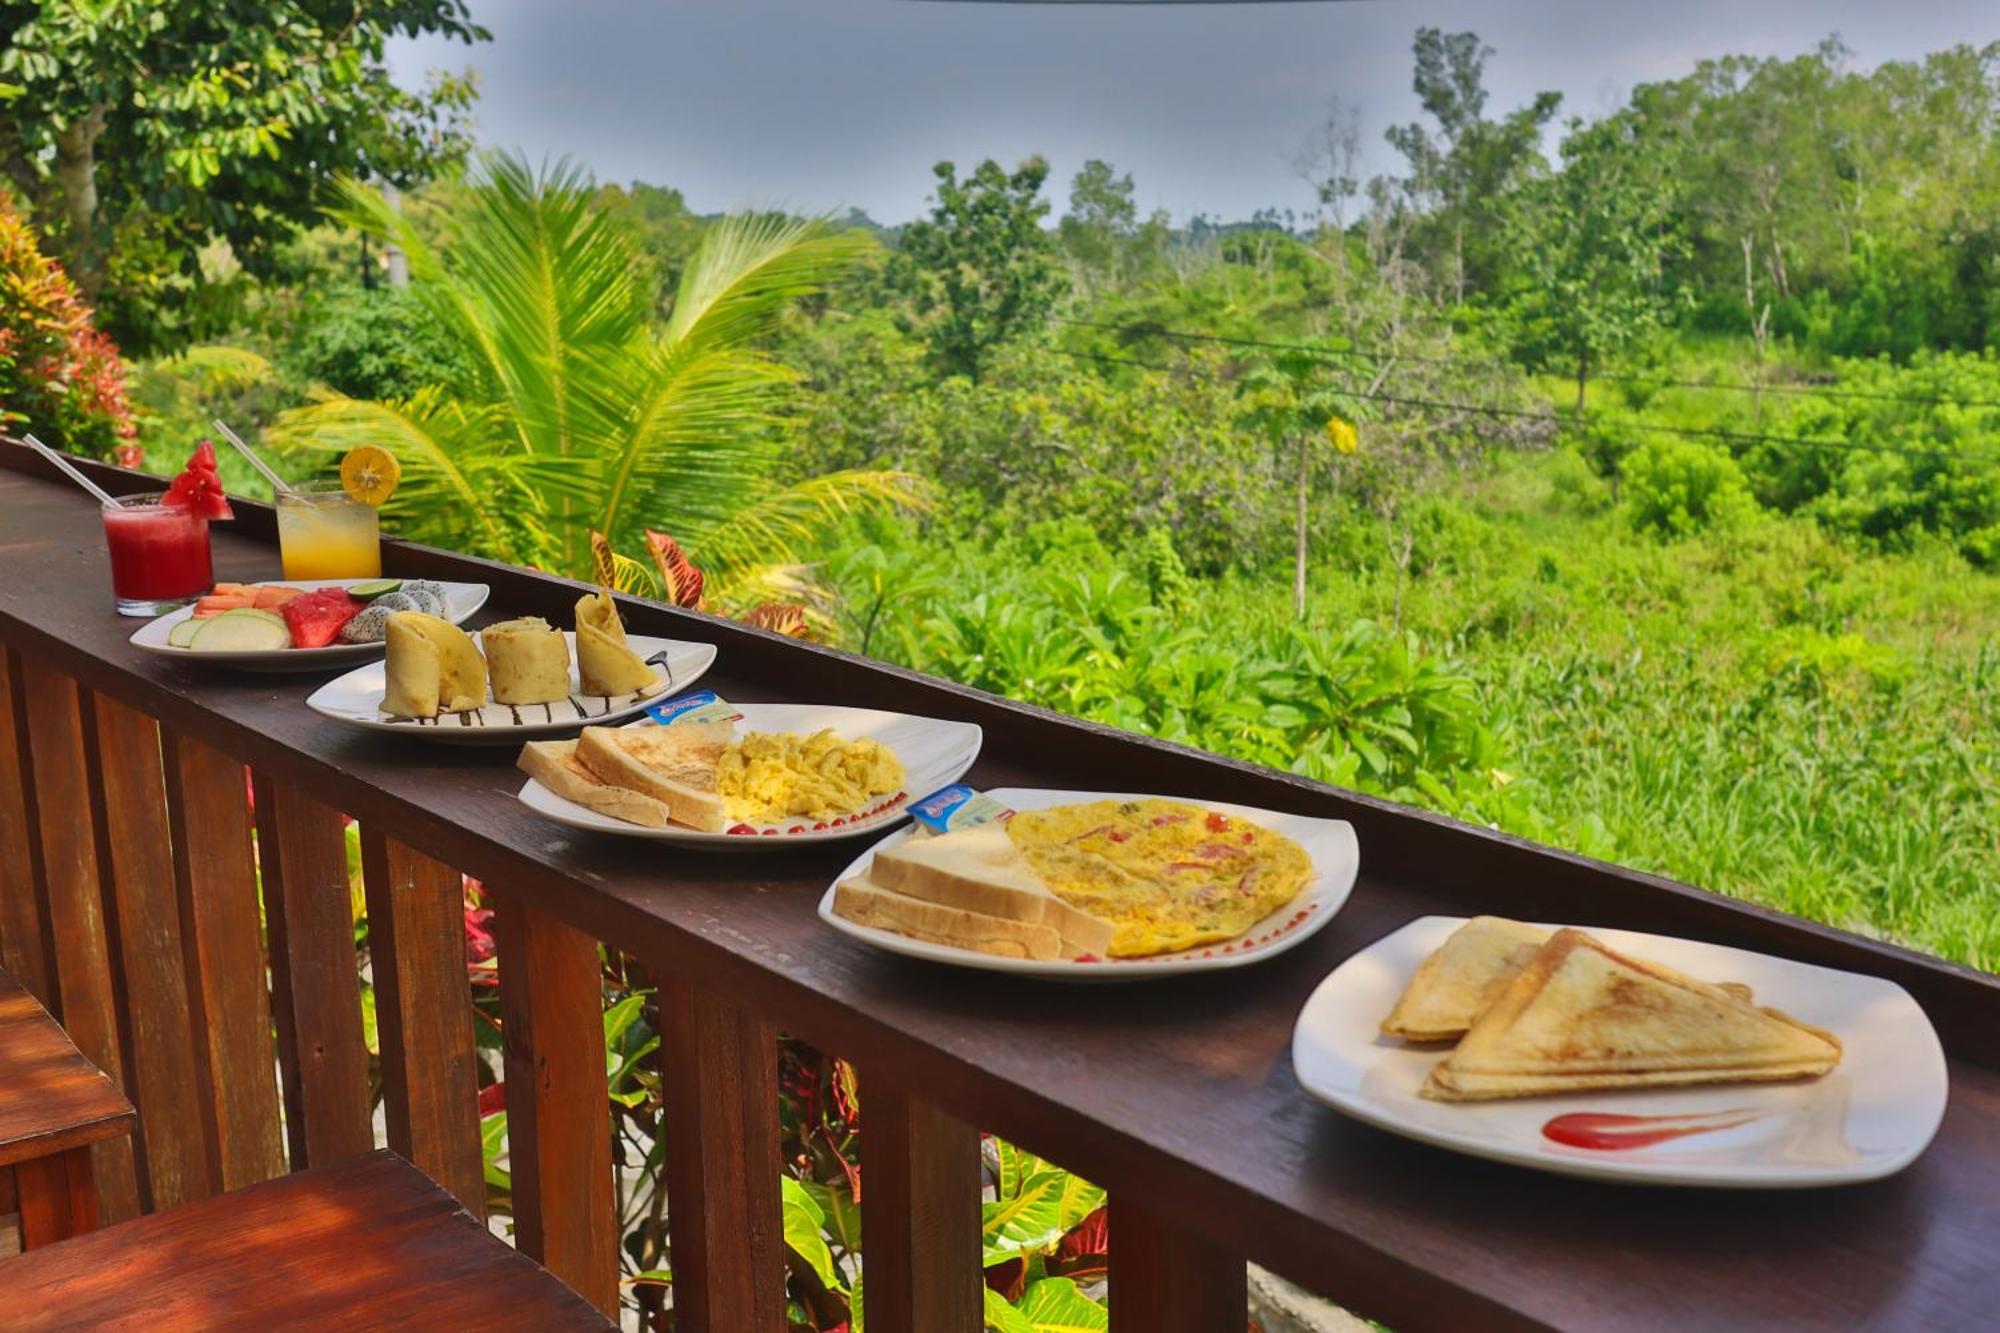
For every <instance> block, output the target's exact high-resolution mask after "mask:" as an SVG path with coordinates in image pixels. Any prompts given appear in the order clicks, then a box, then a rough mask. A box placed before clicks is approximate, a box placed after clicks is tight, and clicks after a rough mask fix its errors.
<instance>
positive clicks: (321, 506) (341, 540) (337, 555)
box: [278, 481, 382, 579]
mask: <svg viewBox="0 0 2000 1333" xmlns="http://www.w3.org/2000/svg"><path fill="white" fill-rule="evenodd" d="M278 550H279V553H280V554H281V555H282V557H283V559H284V563H285V577H286V578H288V579H374V578H380V577H381V576H382V528H381V511H380V510H378V509H376V507H375V506H374V505H368V504H362V503H361V502H360V501H359V500H356V499H354V498H353V497H351V496H350V495H348V494H347V492H346V491H345V490H343V489H342V488H341V484H340V483H339V482H337V481H328V482H307V483H306V484H304V485H302V486H298V487H295V488H294V489H293V490H292V491H291V492H290V493H289V494H281V495H279V496H278Z"/></svg>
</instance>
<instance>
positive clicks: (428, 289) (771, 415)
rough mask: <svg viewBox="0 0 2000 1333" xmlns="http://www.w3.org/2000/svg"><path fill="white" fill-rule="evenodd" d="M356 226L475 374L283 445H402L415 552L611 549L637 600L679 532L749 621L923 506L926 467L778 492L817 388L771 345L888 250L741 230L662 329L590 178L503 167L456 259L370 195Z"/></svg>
mask: <svg viewBox="0 0 2000 1333" xmlns="http://www.w3.org/2000/svg"><path fill="white" fill-rule="evenodd" d="M342 211H343V215H344V216H345V217H346V219H347V220H349V221H350V222H352V223H353V224H355V225H356V226H358V227H360V228H361V229H362V230H363V231H364V232H365V233H366V234H369V235H372V236H375V237H377V238H379V239H381V240H383V241H384V242H386V243H388V244H391V245H394V246H396V247H398V248H400V249H401V250H402V251H403V253H404V254H405V255H406V256H407V257H408V260H409V269H410V279H411V287H412V290H413V291H414V292H415V294H416V295H417V297H418V298H419V299H420V300H421V301H422V303H423V304H424V306H425V308H426V309H427V310H428V311H429V313H430V314H431V315H432V316H433V318H434V319H435V322H436V323H437V325H438V327H439V328H440V329H441V330H442V331H443V333H444V335H445V336H446V337H447V338H448V339H449V340H450V342H451V344H452V346H453V349H454V351H455V352H456V354H457V355H456V356H455V357H454V358H453V360H454V361H455V362H456V364H458V365H459V366H461V367H463V369H462V370H460V371H458V372H455V373H454V374H453V375H452V377H451V381H450V382H448V383H442V384H436V385H430V386H427V387H425V388H423V389H421V390H419V391H418V392H416V393H414V394H412V395H411V396H410V397H409V398H407V399H400V400H391V401H379V402H378V401H368V400H363V399H356V398H348V397H344V396H328V397H326V398H324V399H322V400H320V401H318V402H315V403H312V404H309V405H307V406H305V407H302V408H297V409H295V410H293V411H291V412H288V413H286V414H284V415H283V416H282V417H281V418H280V419H279V420H278V422H277V423H276V424H275V426H274V427H273V429H272V431H271V434H270V439H271V442H272V443H273V445H275V446H276V447H279V448H309V449H315V450H327V451H345V450H347V449H349V448H351V447H353V446H355V445H358V444H363V443H369V444H380V445H384V446H386V447H387V448H389V449H390V450H391V451H392V452H393V453H395V454H396V455H397V457H398V459H399V460H400V461H401V463H402V465H403V484H402V487H401V488H400V489H399V490H398V491H397V493H396V497H395V499H394V500H392V501H391V502H390V506H389V514H390V516H391V518H392V519H393V520H394V521H395V524H396V530H397V531H398V533H399V534H401V535H404V536H411V537H416V538H418V539H420V540H424V541H430V542H435V543H437V544H440V545H446V546H451V547H454V548H456V549H459V550H466V551H473V552H476V553H479V554H482V555H488V556H492V557H494V558H496V559H501V560H506V561H510V562H513V563H518V564H526V565H534V566H537V567H539V568H543V569H548V570H552V571H555V572H559V573H564V574H568V575H571V576H574V577H579V578H588V577H591V573H592V569H593V562H592V557H591V547H590V534H591V532H592V531H598V532H602V533H604V534H606V535H607V536H608V537H609V538H610V540H611V543H612V547H613V549H614V550H615V551H616V552H618V557H619V558H618V567H619V581H620V583H621V585H622V586H626V587H636V588H647V587H656V586H657V585H656V584H655V583H654V575H653V573H652V567H651V564H650V562H649V561H647V560H645V559H643V558H642V557H643V556H644V555H645V552H646V546H645V541H644V532H645V530H646V529H648V528H655V529H663V530H665V531H667V532H669V533H671V534H673V535H674V536H675V537H676V538H678V539H679V540H680V541H681V542H682V543H683V544H684V545H685V546H686V547H688V549H689V550H690V551H692V552H693V553H694V555H695V557H696V559H697V560H698V561H699V562H700V564H701V565H703V566H704V567H705V568H706V569H707V571H708V573H709V582H710V587H711V588H714V589H718V591H719V593H720V595H719V596H718V598H717V599H716V600H718V601H722V602H725V603H727V602H731V601H735V600H741V599H743V598H746V597H754V596H756V595H757V594H758V593H759V592H763V591H767V590H768V589H770V588H771V587H773V586H781V585H783V584H784V583H785V582H786V581H787V577H788V574H789V576H790V581H791V582H793V583H794V584H796V582H797V577H796V575H797V571H796V569H792V568H788V567H793V566H796V563H797V561H798V560H799V558H800V556H801V554H802V552H804V550H805V549H806V548H807V546H808V544H809V541H810V539H811V538H812V537H813V536H814V535H815V534H816V533H818V532H821V531H824V529H825V527H826V525H827V524H828V523H829V522H831V521H834V520H836V519H838V518H839V517H841V516H842V515H844V514H847V513H849V512H853V511H855V510H858V509H865V508H871V507H883V506H895V505H915V504H920V503H921V502H922V499H923V492H922V490H921V488H920V483H919V482H918V480H917V479H916V478H914V477H912V476H910V475H909V474H907V473H900V472H885V471H863V470H855V471H843V472H832V473H826V474H824V475H820V476H814V477H809V478H808V479H806V480H804V481H799V482H795V483H793V484H789V485H786V484H780V483H779V482H777V481H776V480H774V478H775V477H776V476H779V475H782V474H784V473H786V472H788V471H789V472H791V473H793V474H794V475H796V473H797V471H798V469H797V468H796V467H793V466H790V465H791V464H792V462H793V460H794V458H795V455H794V454H793V453H792V450H793V449H794V448H795V447H796V444H797V440H798V436H797V432H796V431H795V429H793V427H794V424H795V423H794V422H793V421H792V420H790V419H788V418H787V417H786V416H785V415H784V408H785V406H786V402H787V395H788V393H789V391H790V388H791V386H792V384H793V381H794V379H795V376H794V373H793V372H792V371H791V370H790V369H788V368H787V367H786V366H784V365H783V364H782V363H780V362H779V361H777V360H775V359H773V358H772V357H771V356H770V355H769V354H768V353H767V352H766V351H764V350H762V349H761V348H760V346H759V340H760V339H763V338H764V337H766V336H767V335H769V334H770V333H771V332H773V331H774V330H775V328H776V327H777V323H778V321H779V319H780V317H781V316H782V314H783V312H784V310H785V309H786V307H787V306H788V305H789V304H790V303H791V302H793V301H794V300H795V299H797V298H799V297H801V296H805V295H808V294H810V293H812V292H814V291H817V290H819V289H821V288H823V287H824V286H825V285H826V283H827V282H828V280H829V279H831V278H832V277H834V276H836V275H838V274H839V273H840V272H841V271H842V270H843V269H844V268H845V267H846V266H847V265H849V264H851V263H853V262H854V261H855V260H856V259H857V258H858V257H859V255H860V253H861V252H863V251H864V250H865V249H866V247H867V246H868V245H869V244H870V242H869V241H868V240H867V239H866V238H864V237H860V236H853V235H839V234H835V233H833V232H831V231H830V230H829V229H828V228H826V227H825V226H824V225H823V224H821V223H818V222H816V221H813V220H810V219H808V220H799V219H793V218H787V217H783V216H779V215H772V214H755V215H746V216H735V217H729V218H725V219H723V220H721V221H719V222H717V223H715V224H714V225H712V226H711V227H709V229H708V230H707V233H706V234H705V235H704V237H703V239H702V241H701V244H700V246H699V248H698V249H697V251H696V253H695V255H694V258H693V259H692V260H691V261H690V262H689V264H688V266H687V269H686V271H685V273H684V274H683V276H682V278H681V282H680V286H679V289H678V293H677V296H676V298H675V301H674V305H673V310H672V313H671V315H670V316H669V317H668V319H667V321H666V323H665V325H664V326H660V325H657V324H656V323H655V321H654V319H653V317H652V302H651V300H650V293H649V292H648V291H647V290H646V288H645V285H644V283H643V281H642V280H641V278H640V269H639V266H638V264H637V263H636V260H637V259H638V255H637V254H636V252H635V250H634V247H633V243H632V241H631V240H630V239H629V238H628V237H627V235H626V233H625V232H624V231H623V230H622V229H621V228H620V227H618V226H617V224H616V223H615V221H614V220H612V219H611V218H609V217H607V216H606V215H605V214H604V213H603V212H601V211H599V210H598V209H597V208H595V207H594V206H593V205H592V203H591V189H590V181H589V179H588V177H587V176H586V175H584V173H582V172H581V171H579V170H577V169H576V168H574V167H572V166H571V165H569V164H568V163H566V162H565V163H558V164H556V165H555V166H554V167H550V168H544V169H543V170H542V171H541V172H539V173H538V172H536V171H534V170H532V169H531V168H530V167H529V166H528V165H527V163H526V162H524V161H523V160H522V159H520V158H519V157H516V156H512V155H493V156H489V157H487V158H485V159H484V160H483V161H482V163H481V165H480V168H479V170H478V172H477V174H476V175H475V177H474V179H473V180H472V181H471V183H470V188H469V189H468V190H466V191H465V192H464V194H463V196H462V202H461V203H460V204H459V205H458V206H457V207H456V208H455V209H454V212H453V215H452V216H451V217H450V218H449V219H448V220H447V222H446V224H445V225H446V228H447V235H446V240H445V243H443V244H441V245H436V246H434V245H432V244H431V243H430V242H429V241H427V240H426V239H425V238H424V237H423V236H422V235H420V234H419V232H418V231H417V230H416V229H415V228H413V227H412V226H411V225H410V223H409V221H408V220H407V219H405V218H404V217H403V216H402V215H401V213H399V212H398V211H397V210H396V209H395V208H393V207H392V206H391V205H390V204H389V203H388V202H387V201H386V200H385V199H384V198H383V197H382V196H381V194H379V193H378V192H377V191H375V190H372V189H369V188H367V187H364V186H360V185H355V184H349V185H347V186H345V187H344V206H343V210H342ZM732 590H733V591H734V592H735V594H736V596H735V597H732V596H731V593H732Z"/></svg>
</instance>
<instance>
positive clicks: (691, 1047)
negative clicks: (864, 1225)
mask: <svg viewBox="0 0 2000 1333" xmlns="http://www.w3.org/2000/svg"><path fill="white" fill-rule="evenodd" d="M502 966H503V967H504V966H505V964H504V962H503V963H502ZM660 970H661V972H662V974H663V975H665V976H667V977H669V978H670V980H668V981H667V982H666V983H665V984H664V985H663V986H662V987H661V995H660V1024H661V1028H662V1031H661V1034H660V1038H661V1046H660V1067H661V1079H662V1091H663V1093H664V1096H665V1100H666V1120H667V1123H666V1133H667V1173H666V1174H667V1222H668V1226H669V1229H670V1233H671V1242H672V1247H673V1270H674V1287H673V1292H674V1319H675V1321H676V1322H675V1330H676V1333H682V1329H683V1327H684V1328H685V1330H686V1333H783V1329H784V1327H785V1301H784V1274H785V1241H784V1224H783V1221H782V1215H781V1212H780V1209H779V1203H778V1169H779V1152H778V1074H777V1070H778V1050H777V1038H776V1033H775V1032H774V1031H773V1030H772V1028H771V1026H770V1024H768V1023H766V1022H764V1021H762V1020H760V1019H758V1018H756V1017H754V1016H753V1015H751V1014H749V1013H746V1012H745V1011H744V1010H742V1009H740V1008H737V1007H735V1006H733V1005H730V1004H726V1003H723V1002H722V1001H720V1000H718V999H717V998H715V996H714V995H713V994H712V993H710V992H708V991H707V990H706V989H705V988H702V987H697V986H694V985H690V984H689V983H688V982H687V981H686V980H685V979H683V978H678V977H675V976H674V974H673V973H672V972H671V971H668V970H667V969H664V968H663V969H660ZM864 1190H865V1186H864ZM864 1200H865V1195H864ZM681 1321H686V1322H685V1325H683V1324H682V1322H681ZM870 1326H871V1327H872V1326H873V1320H872V1319H871V1320H870ZM883 1327H886V1328H893V1327H894V1325H893V1324H885V1325H884V1326H883Z"/></svg>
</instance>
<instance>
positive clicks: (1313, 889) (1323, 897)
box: [819, 787, 1361, 982]
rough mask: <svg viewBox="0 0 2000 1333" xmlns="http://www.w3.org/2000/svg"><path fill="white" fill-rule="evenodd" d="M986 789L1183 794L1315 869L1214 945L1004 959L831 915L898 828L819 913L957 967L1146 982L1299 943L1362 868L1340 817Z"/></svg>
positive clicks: (909, 833)
mask: <svg viewBox="0 0 2000 1333" xmlns="http://www.w3.org/2000/svg"><path fill="white" fill-rule="evenodd" d="M987 795H989V796H991V797H993V799H995V800H996V801H999V802H1000V803H1001V804H1002V805H1005V806H1008V807H1009V808H1011V809H1015V810H1044V809H1047V808H1048V807H1049V806H1052V805H1074V804H1077V803H1078V802H1082V801H1104V800H1110V801H1150V800H1169V801H1186V802H1187V803H1188V804H1189V805H1198V806H1200V807H1202V808H1203V809H1204V810H1220V811H1221V812H1223V813H1224V814H1227V815H1233V816H1236V817H1237V818H1240V819H1247V820H1249V821H1251V822H1252V823H1255V824H1262V825H1263V826H1264V827H1265V828H1268V829H1275V830H1276V831H1277V832H1279V833H1282V834H1284V835H1285V836H1286V837H1288V838H1290V839H1292V841H1294V842H1296V843H1298V844H1299V846H1301V847H1303V848H1305V850H1306V855H1308V856H1310V857H1311V858H1312V863H1313V872H1314V873H1313V877H1312V878H1311V879H1310V880H1308V881H1307V882H1306V886H1305V888H1303V889H1301V890H1300V891H1299V896H1298V897H1296V898H1294V899H1292V900H1291V901H1290V902H1288V903H1286V904H1285V905H1284V906H1283V907H1281V908H1279V909H1278V910H1277V911H1275V912H1273V913H1271V915H1269V916H1267V917H1265V918H1264V919H1263V920H1262V921H1259V922H1258V923H1257V924H1256V925H1254V926H1252V927H1250V929H1248V930H1246V931H1244V932H1243V933H1242V934H1241V935H1238V936H1237V937H1236V938H1235V939H1233V940H1225V941H1223V942H1222V943H1219V944H1205V945H1203V946H1201V947H1200V948H1198V949H1183V950H1182V951H1180V952H1179V953H1164V954H1154V955H1153V956H1151V957H1149V958H1105V959H1102V960H1099V961H1097V962H1089V963H1085V962H1079V961H1077V960H1076V959H1074V958H1052V959H1049V960H1047V961H1046V962H1044V961H1039V960H1037V959H1033V958H1002V957H999V956H998V955H996V954H990V953H980V952H978V951H977V950H975V949H961V948H958V947H956V946H954V945H950V944H932V943H930V942H929V941H928V940H917V939H911V938H910V937H909V936H908V935H898V934H896V933H895V932H894V931H891V930H877V929H876V928H875V927H873V926H863V925H858V924H856V923H855V922H852V921H849V920H847V919H846V918H845V917H839V916H835V915H834V914H833V891H834V889H835V888H836V887H838V886H839V884H840V881H841V880H843V879H849V878H851V877H853V876H856V875H859V874H861V873H862V871H864V870H865V869H867V866H868V862H869V861H870V859H871V858H873V857H874V855H875V853H876V852H878V851H880V850H881V849H882V848H884V847H893V846H895V845H896V844H897V843H899V842H901V841H903V839H905V838H908V837H913V836H915V833H916V830H915V829H903V830H900V831H898V832H896V833H892V834H890V835H889V836H888V837H886V838H884V839H882V840H881V841H880V842H878V843H876V844H875V845H874V846H873V847H870V848H869V849H868V850H867V851H865V852H863V853H862V854H861V855H859V856H857V857H855V858H854V861H853V863H852V864H850V865H849V866H848V867H847V869H845V870H843V871H841V872H840V874H839V875H838V876H837V877H836V878H835V879H834V882H833V883H832V884H830V885H828V886H827V890H826V895H825V896H824V897H822V898H821V899H820V900H819V916H820V920H822V921H824V922H826V923H827V924H828V925H829V926H832V927H833V928H834V929H835V930H837V931H839V932H841V933H842V934H843V935H852V936H853V937H854V938H855V939H857V940H866V941H867V942H868V943H870V944H873V945H875V946H877V947H878V948H883V949H887V950H889V951H890V952H891V953H901V954H908V955H909V956H910V957H912V958H928V959H930V960H931V961H932V962H936V963H951V964H954V965H955V966H958V967H973V968H978V969H980V970H982V971H986V972H1012V973H1015V974H1017V975H1020V976H1030V977H1050V978H1054V979H1057V980H1061V981H1091V982H1096V981H1145V980H1147V979H1149V978H1152V977H1167V976H1179V975H1180V974H1182V973H1185V972H1213V971H1217V970H1219V969H1222V968H1230V967H1244V966H1247V965H1248V964H1250V963H1261V962H1263V961H1264V960H1265V959H1266V958H1274V957H1276V956H1277V955H1279V954H1281V953H1283V952H1284V951H1285V950H1287V949H1290V948H1294V947H1296V946H1297V945H1299V944H1302V943H1304V942H1305V941H1306V940H1307V939H1309V938H1311V937H1312V936H1313V935H1314V934H1315V933H1316V932H1318V931H1319V930H1320V929H1321V928H1322V927H1324V926H1325V925H1326V923H1327V922H1329V921H1331V920H1333V914H1334V913H1335V912H1338V911H1339V910H1340V909H1341V906H1342V905H1343V904H1344V903H1346V901H1347V895H1348V894H1349V893H1351V892H1353V890H1354V877H1355V876H1356V875H1357V874H1359V873H1360V870H1361V848H1360V844H1359V843H1358V842H1356V840H1355V837H1354V826H1353V825H1352V824H1350V823H1348V822H1347V821H1346V820H1344V819H1315V818H1313V817H1312V816H1310V815H1281V814H1277V813H1275V812H1273V811H1270V810H1256V809H1252V808H1251V807H1249V806H1245V805H1226V804H1224V803H1223V802H1221V801H1194V800H1189V799H1188V798H1187V797H1184V796H1167V797H1159V796H1148V795H1135V794H1133V793H1131V792H1107V791H1051V790H1049V789H1048V788H1045V787H996V788H994V789H993V790H992V791H989V792H988V793H987Z"/></svg>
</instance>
